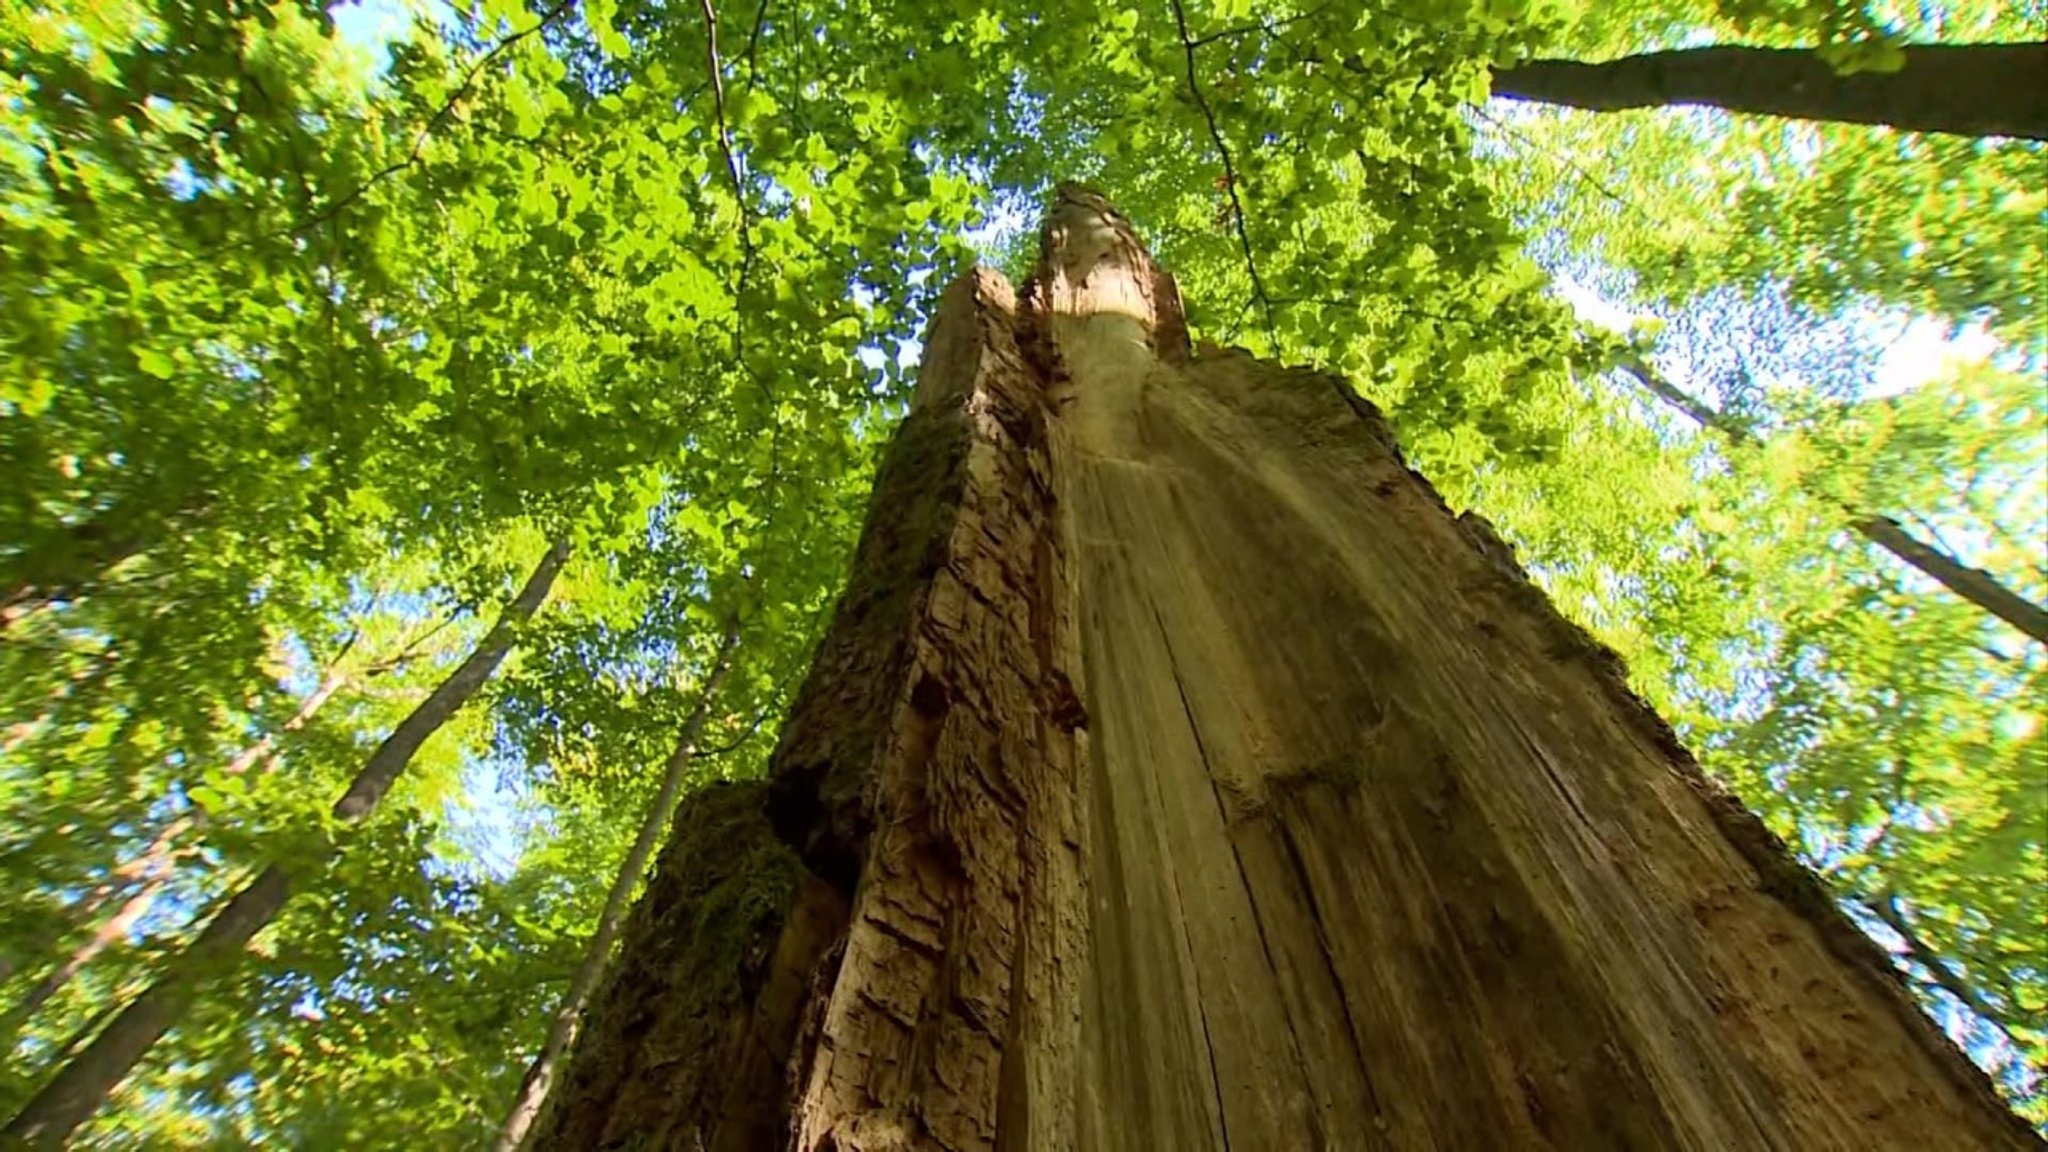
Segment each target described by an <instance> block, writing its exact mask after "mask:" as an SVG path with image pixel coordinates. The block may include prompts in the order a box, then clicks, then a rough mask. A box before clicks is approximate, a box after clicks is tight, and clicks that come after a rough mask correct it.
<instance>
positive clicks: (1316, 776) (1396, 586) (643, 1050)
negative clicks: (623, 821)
mask: <svg viewBox="0 0 2048 1152" xmlns="http://www.w3.org/2000/svg"><path fill="white" fill-rule="evenodd" d="M1042 251H1043V253H1044V255H1043V256H1042V258H1041V264H1040V267H1039V270H1038V273H1037V275H1036V277H1035V278H1034V280H1033V282H1032V283H1031V285H1030V286H1029V287H1028V289H1027V291H1026V292H1025V293H1024V295H1023V299H1022V300H1021V302H1020V301H1019V300H1018V299H1017V298H1016V297H1015V296H1014V295H1013V293H1012V291H1011V290H1010V288H1009V286H1008V285H1007V284H1005V283H1004V282H1003V280H1002V279H1001V277H999V276H997V275H996V274H995V273H993V272H989V271H985V270H983V271H976V272H974V273H972V274H970V275H969V276H968V277H967V278H966V279H965V280H964V281H962V282H961V283H960V284H957V285H955V286H954V287H953V288H952V289H951V290H950V291H949V292H948V294H947V295H946V297H945V299H944V300H943V302H942V303H941V306H940V309H939V313H938V318H937V320H936V322H935V325H934V327H933V329H932V331H931V333H930V334H929V337H928V339H927V341H926V345H925V364H924V367H923V370H922V371H921V373H920V375H919V378H918V391H917V395H916V396H915V397H914V399H913V402H912V408H911V411H910V413H909V415H907V416H906V417H905V419H904V422H903V425H902V427H901V428H900V429H899V431H898V433H897V436H896V440H895V442H894V443H893V444H892V446H891V447H890V450H889V452H888V454H887V455H886V457H885V458H884V460H883V464H882V468H881V471H880V473H879V475H878V477H877V479H876V487H875V495H874V499H873V502H872V504H871V505H870V507H869V512H868V522H867V526H866V529H865V531H864V534H863V537H862V541H861V545H860V548H859V550H858V553H857V558H856V561H855V565H854V570H853V574H852V577H851V580H850V583H849V585H848V587H847V590H846V593H845V595H844V597H843V598H842V600H841V602H840V605H839V608H838V612H837V614H836V616H835V618H834V622H833V625H832V628H831V630H830V631H829V632H828V634H827V637H826V639H825V642H824V644H823V645H822V646H821V648H820V650H819V652H818V655H817V657H816V660H815V662H814V664H813V666H812V669H811V672H810V675H809V677H808V678H807V680H806V682H805V684H804V686H803V688H802V690H801V691H800V692H799V694H798V696H797V698H796V701H795V704H794V706H793V708H792V709H791V712H790V715H789V717H788V720H787V723H786V725H785V727H784V730H783V733H782V739H781V742H780V744H779V745H778V747H777V749H776V752H775V755H774V758H773V761H772V764H771V769H770V778H769V782H768V783H767V784H766V785H763V786H753V787H750V786H735V787H730V788H724V789H716V790H711V791H708V792H705V793H700V794H699V795H698V796H694V797H693V798H692V799H691V801H690V802H689V803H688V805H686V810H685V812H684V813H683V815H682V816H681V817H679V818H678V820H677V821H676V824H675V832H674V834H673V837H672V839H671V841H670V843H669V845H668V847H667V848H666V849H665V850H664V852H663V854H662V857H661V860H660V862H659V864H658V865H657V867H656V870H655V875H654V877H653V878H652V880H651V881H650V883H649V885H648V889H647V893H646V895H645V896H643V897H642V899H641V901H640V903H639V905H638V906H637V907H636V908H635V910H634V912H633V913H632V916H631V917H630V918H629V921H628V924H627V927H626V929H625V932H624V939H623V943H622V946H621V948H620V951H619V955H618V959H617V960H616V962H615V963H614V966H613V970H612V972H611V973H610V974H609V975H608V976H607V978H606V980H605V982H604V983H603V985H602V986H601V988H600V991H599V993H598V994H597V995H596V996H595V997H594V998H593V1001H592V1006H591V1011H590V1013H589V1016H588V1018H587V1019H586V1022H585V1024H584V1029H583V1034H582V1037H581V1038H580V1040H579V1042H578V1044H577V1048H576V1051H575V1054H574V1055H573V1057H572V1058H571V1060H570V1062H569V1066H568V1068H567V1069H566V1070H565V1073H564V1076H563V1080H562V1086H561V1089H560V1091H559V1092H558V1095H557V1099H556V1101H555V1102H554V1103H553V1104H551V1105H550V1107H549V1109H548V1111H547V1114H546V1115H545V1116H544V1117H543V1119H542V1121H541V1123H540V1125H539V1127H538V1128H537V1134H538V1135H537V1137H536V1146H537V1147H541V1148H548V1149H564V1150H568V1149H576V1150H581V1149H591V1148H626V1147H632V1148H638V1149H643V1150H646V1152H655V1150H663V1149H689V1150H691V1152H695V1150H697V1149H708V1150H712V1152H720V1150H742V1149H759V1148H792V1149H795V1150H797V1152H825V1150H828V1149H830V1150H834V1152H859V1150H869V1152H874V1150H880V1149H890V1150H900V1149H920V1150H922V1149H933V1150H947V1152H963V1150H968V1149H977V1150H979V1149H989V1150H997V1152H1009V1150H1025V1149H1030V1150H1041V1149H1047V1150H1055V1152H1060V1150H1070V1149H1087V1150H1090V1152H1096V1150H1101V1152H1123V1150H1130V1152H1153V1150H1157V1149H1166V1148H1171V1149H1175V1150H1176V1152H1179V1150H1196V1152H1199V1150H1204V1149H1211V1150H1217V1152H1221V1150H1224V1149H1228V1148H1235V1149H1240V1150H1243V1149H1269V1148H1270V1149H1292V1148H1338V1147H1342V1148H1384V1149H1410V1148H1521V1147H1554V1148H1620V1147H1674V1148H1713V1149H1750V1148H1756V1149H1764V1148H1771V1149H1778V1148H1812V1149H1858V1150H1864V1149H1915V1150H1924V1149H1927V1148H1933V1147H1943V1148H1958V1147H1972V1148H2022V1147H2031V1146H2033V1144H2034V1141H2033V1138H2032V1136H2031V1134H2030V1133H2029V1131H2028V1130H2027V1128H2026V1127H2025V1125H2024V1124H2023V1123H2021V1122H2020V1121H2019V1120H2018V1119H2017V1118H2015V1117H2014V1116H2013V1115H2012V1114H2011V1113H2010V1112H2009V1111H2007V1110H2006V1109H2005V1107H2004V1106H2003V1105H2002V1103H2001V1102H2000V1101H1999V1100H1998V1098H1997V1096H1996V1095H1995V1093H1994V1092H1993V1091H1992V1089H1991V1087H1990V1084H1989V1082H1988V1081H1987V1080H1986V1079H1985V1077H1984V1076H1983V1075H1982V1074H1981V1073H1980V1072H1979V1071H1978V1070H1977V1069H1976V1068H1975V1067H1974V1066H1972V1065H1971V1064H1970V1063H1969V1062H1968V1061H1967V1060H1966V1059H1965V1058H1964V1057H1963V1056H1962V1054H1961V1053H1960V1052H1958V1051H1957V1050H1956V1049H1955V1048H1954V1047H1953V1046H1952V1045H1951V1044H1949V1043H1948V1041H1947V1040H1946V1039H1945V1038H1944V1037H1943V1036H1942V1035H1941V1034H1940V1032H1939V1031H1938V1030H1937V1029H1936V1028H1935V1027H1934V1025H1933V1023H1932V1022H1931V1021H1930V1020H1929V1019H1928V1018H1927V1017H1926V1016H1924V1015H1923V1014H1921V1012H1920V1011H1919V1010H1918V1008H1917V1007H1916V1006H1915V1005H1914V1002H1913V1000H1912V998H1911V996H1910V994H1909V993H1908V992H1907V991H1906V989H1905V987H1904V986H1903V984H1902V983H1901V981H1900V979H1899V977H1898V975H1897V973H1896V972H1895V971H1894V970H1893V969H1892V967H1891V965H1890V964H1889V962H1888V961H1887V960H1886V958H1885V956H1884V954H1883V953H1882V951H1881V950H1880V949H1879V948H1877V946H1876V945H1875V944H1873V943H1872V942H1871V941H1870V940H1869V939H1868V938H1867V937H1865V936H1863V935H1862V934H1861V933H1860V932H1858V931H1857V930H1856V929H1855V927H1854V926H1853V925H1851V924H1850V923H1849V921H1848V920H1847V919H1846V917H1844V916H1843V915H1842V913H1841V911H1840V910H1839V909H1838V908H1837V907H1836V905H1835V904H1834V902H1833V901H1832V899H1831V898H1830V897H1829V896H1828V894H1827V892H1826V891H1825V890H1824V889H1823V888H1822V887H1821V886H1820V884H1819V883H1818V882H1817V881H1816V880H1815V879H1814V877H1813V876H1812V874H1811V873H1809V872H1806V871H1805V870H1803V869H1802V868H1800V867H1799V866H1798V865H1797V864H1796V863H1795V862H1794V861H1793V859H1792V858H1791V857H1790V856H1789V855H1788V854H1787V853H1786V851H1785V849H1784V847H1783V845H1781V844H1779V843H1778V842H1777V841H1776V840H1775V839H1773V838H1772V837H1771V835H1770V834H1769V833H1768V832H1767V831H1766V830H1765V829H1764V827H1763V826H1762V824H1761V823H1760V822H1758V821H1757V820H1756V819H1755V818H1754V817H1753V816H1751V815H1750V814H1749V813H1748V812H1746V811H1745V810H1744V809H1743V808H1742V807H1741V805H1740V804H1738V803H1737V802H1735V801H1734V800H1733V799H1732V798H1730V797H1729V796H1728V795H1727V794H1726V793H1724V792H1721V791H1720V790H1718V789H1717V788H1716V787H1715V786H1714V785H1713V784H1711V783H1710V782H1709V781H1708V780H1707V779H1706V778H1705V777H1704V776H1703V775H1702V774H1701V772H1700V770H1699V768H1698V767H1697V765H1696V764H1694V762H1693V761H1692V759H1691V758H1690V757H1688V756H1687V755H1686V754H1685V752H1684V751H1683V750H1682V749H1681V748H1680V747H1679V746H1678V745H1677V743H1676V741H1675V740H1674V738H1673V736H1672V734H1671V732H1670V730H1669V729H1668V728H1666V727H1665V726H1664V725H1663V724H1661V723H1660V722H1659V721H1658V720H1657V718H1656V717H1655V716H1654V715H1653V714H1652V713H1651V712H1650V711H1649V710H1648V709H1647V708H1646V707H1645V706H1644V705H1643V704H1642V702H1641V701H1640V700H1638V699H1637V698H1636V697H1634V696H1633V695H1631V694H1630V693H1629V691H1628V689H1627V688H1626V686H1625V683H1624V680H1623V676H1622V672H1621V669H1620V668H1619V667H1618V666H1617V662H1616V661H1615V659H1614V657H1613V656H1612V654H1611V653H1609V652H1607V651H1605V650H1604V649H1601V648H1599V647H1598V646H1597V645H1595V644H1594V643H1593V642H1592V641H1590V640H1589V639H1588V638H1587V637H1586V636H1585V635H1584V633H1582V632H1580V631H1579V630H1577V629H1576V628H1574V627H1572V626H1571V625H1569V624H1568V623H1566V622H1565V621H1564V620H1563V619H1562V618H1561V617H1560V616H1558V615H1557V613H1556V612H1555V611H1554V610H1553V609H1552V608H1551V607H1550V605H1549V603H1548V602H1547V601H1546V600H1545V599H1544V597H1543V596H1542V594H1541V593H1540V592H1538V591H1537V590H1536V589H1535V588H1534V587H1533V586H1532V585H1531V584H1530V583H1529V582H1528V580H1527V578H1526V576H1525V575H1524V574H1523V573H1522V572H1521V570H1520V569H1519V567H1518V566H1517V565H1516V564H1515V562H1514V560H1513V557H1512V554H1511V553H1510V552H1509V551H1508V550H1507V549H1506V548H1505V546H1504V545H1502V544H1501V543H1500V541H1499V540H1498V539H1497V538H1495V537H1494V536H1493V534H1492V533H1491V532H1490V531H1489V530H1488V529H1486V528H1485V526H1484V523H1483V521H1479V520H1478V519H1476V518H1473V517H1453V516H1452V515H1451V514H1450V513H1449V511H1448V510H1446V509H1445V508H1444V506H1443V504H1442V502H1441V501H1440V500H1439V499H1438V498H1437V496H1436V494H1435V492H1434V491H1433V490H1432V489H1431V488H1430V487H1429V485H1428V484H1427V483H1425V482H1424V481H1423V480H1422V479H1420V478H1419V477H1417V476H1416V475H1414V474H1413V473H1411V472H1410V471H1409V470H1408V469H1407V468H1406V467H1405V466H1404V465H1403V464H1402V462H1401V459H1400V456H1399V455H1398V453H1397V451H1396V450H1395V448H1394V445H1393V441H1392V438H1391V435H1390V433H1389V432H1388V430H1387V428H1386V425H1385V424H1384V422H1383V421H1382V420H1381V419H1380V417H1379V415H1378V413H1377V412H1376V411H1374V410H1373V409H1372V408H1371V407H1370V406H1369V405H1367V404H1365V403H1364V402H1363V401H1360V400H1358V399H1356V397H1355V396H1353V395H1352V393H1351V392H1350V391H1349V390H1348V389H1347V388H1346V387H1345V386H1344V385H1343V384H1342V383H1341V382H1339V381H1335V380H1332V379H1330V378H1328V377H1324V376H1318V375H1316V374H1314V373H1311V372H1306V371H1295V370H1288V369H1284V368H1280V367H1277V366H1273V365H1269V364H1264V363H1260V362H1258V361H1255V360H1253V359H1251V358H1250V357H1249V356H1246V355H1244V354H1241V353H1237V352H1226V351H1220V350H1217V351H1209V350H1205V351H1204V352H1203V353H1202V354H1201V355H1192V354H1191V353H1190V351H1189V349H1188V346H1187V336H1186V330H1185V327H1184V324H1183V322H1182V319H1181V311H1180V302H1179V297H1178V294H1177V293H1176V291H1175V289H1174V286H1173V283H1172V281H1171V280H1170V279H1169V278H1168V277H1167V276H1166V275H1165V274H1164V273H1162V272H1160V271H1159V270H1158V269H1157V268H1156V267H1155V266H1154V265H1153V264H1152V262H1151V259H1150V257H1149V256H1147V255H1146V253H1145V252H1144V250H1143V248H1142V247H1140V246H1139V244H1138V243H1137V241H1136V240H1135V238H1134V237H1133V236H1132V234H1131V231H1130V229H1129V226H1128V224H1127V223H1125V222H1124V221H1123V220H1122V219H1121V218H1120V217H1118V216H1116V215H1115V213H1114V212H1113V211H1111V210H1110V209H1109V208H1108V206H1107V205H1105V204H1104V203H1103V202H1102V201H1101V200H1100V199H1099V198H1098V197H1095V196H1093V195H1092V194H1089V193H1086V192H1084V191H1080V190H1076V189H1067V190H1064V191H1063V192H1062V194H1061V199H1060V201H1059V203H1058V205H1057V207H1056V209H1055V211H1054V213H1053V214H1052V217H1051V219H1050V221H1049V223H1048V230H1047V235H1046V238H1045V242H1044V245H1043V247H1042Z"/></svg>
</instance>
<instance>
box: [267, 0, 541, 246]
mask: <svg viewBox="0 0 2048 1152" xmlns="http://www.w3.org/2000/svg"><path fill="white" fill-rule="evenodd" d="M575 6H576V0H562V2H561V3H559V4H557V5H555V6H554V7H553V8H550V9H548V10H547V11H546V12H545V13H543V14H542V15H541V18H540V21H539V23H536V24H534V25H533V26H532V27H529V28H525V29H522V30H520V31H518V32H513V33H510V34H508V35H506V36H505V37H504V38H502V39H500V40H499V41H498V42H497V43H496V44H493V45H491V47H490V48H489V49H488V50H487V51H485V52H484V54H483V55H481V56H479V57H477V58H476V60H475V61H474V62H472V63H471V64H470V66H469V70H468V71H467V72H465V73H463V76H462V82H461V83H460V84H458V85H456V86H455V91H453V92H450V93H449V94H448V98H447V99H445V100H443V101H442V102H441V106H440V107H439V108H437V109H435V110H434V114H433V115H432V116H429V117H428V118H427V122H426V124H424V125H422V126H421V128H420V130H419V132H418V134H416V135H415V136H414V137H413V141H412V148H411V149H410V150H408V151H407V153H406V156H405V159H403V160H394V161H392V162H391V163H389V164H386V165H385V166H384V167H382V168H379V169H378V170H377V171H375V172H373V173H371V174H370V178H369V179H367V180H365V181H363V182H362V183H361V184H358V185H357V186H356V187H355V188H354V189H353V190H351V191H349V192H346V193H344V194H343V195H342V196H340V197H339V198H338V199H336V200H335V201H334V202H333V203H331V204H329V205H328V206H327V207H325V208H322V209H320V210H319V211H318V212H315V213H313V214H312V215H311V216H308V217H306V218H304V219H302V220H300V221H298V222H297V223H295V224H289V225H287V226H285V227H284V228H283V229H280V230H279V231H277V232H273V233H270V234H268V235H266V236H263V237H260V239H265V240H276V239H280V238H282V237H285V236H290V235H293V234H295V233H298V232H301V231H303V230H305V229H307V228H311V227H313V226H314V225H316V224H320V223H324V222H326V221H327V220H330V219H332V218H333V217H334V216H336V215H338V214H339V213H340V212H341V210H342V209H344V208H347V207H348V206H349V205H351V204H353V203H355V202H356V201H358V200H361V199H362V198H363V197H364V196H366V195H368V194H369V192H370V190H371V189H372V188H375V187H376V186H377V185H378V184H380V183H382V182H383V181H385V180H387V179H389V178H390V177H392V176H396V175H397V174H399V173H400V172H403V171H405V170H406V169H408V168H411V167H413V166H414V165H416V164H418V163H419V161H420V154H421V153H422V152H423V151H424V150H425V149H426V146H427V140H428V139H429V138H430V137H431V136H433V134H434V130H435V129H437V128H439V127H440V126H441V125H442V124H443V123H445V122H446V121H447V119H448V118H449V117H450V116H452V115H454V113H455V106H456V105H457V104H459V103H461V102H462V99H463V98H464V97H465V96H468V95H469V93H470V89H472V88H474V87H476V80H477V77H478V76H481V75H482V74H483V70H484V69H485V68H488V67H490V66H491V63H492V62H493V61H495V60H497V59H498V57H500V56H503V55H504V54H505V53H506V52H507V51H508V50H510V49H511V48H512V47H513V46H514V45H516V44H518V43H519V42H520V41H522V40H525V39H527V38H529V37H531V36H533V35H534V34H535V33H538V32H540V31H541V30H542V29H544V28H546V27H547V26H548V25H550V24H552V23H554V22H555V20H556V19H557V18H559V17H560V16H561V15H562V14H563V13H565V12H567V11H569V9H571V8H573V7H575Z"/></svg>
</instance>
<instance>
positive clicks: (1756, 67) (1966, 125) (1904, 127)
mask: <svg viewBox="0 0 2048 1152" xmlns="http://www.w3.org/2000/svg"><path fill="white" fill-rule="evenodd" d="M1905 57H1906V59H1905V66H1904V67H1902V68H1900V69H1899V70H1898V71H1896V72H1874V71H1871V72H1850V73H1837V72H1836V71H1835V70H1834V68H1833V67H1832V66H1830V65H1829V64H1828V62H1827V61H1826V60H1824V59H1822V58H1821V56H1820V54H1819V53H1818V52H1815V51H1812V50H1811V49H1803V48H1744V47H1739V46H1733V45H1718V46H1714V47H1709V48H1681V49H1676V50H1673V51H1669V52H1647V53H1644V54H1642V55H1639V56H1624V57H1622V58H1621V59H1619V60H1610V61H1607V62H1605V63H1601V64H1587V63H1582V62H1580V61H1577V60H1531V61H1529V62H1528V63H1525V64H1518V65H1516V66H1515V67H1513V68H1502V69H1499V70H1497V71H1496V72H1494V74H1493V91H1494V93H1495V94H1496V95H1499V96H1506V97H1508V98H1510V99H1515V100H1534V101H1540V102H1542V103H1545V104H1567V105H1570V106H1572V107H1574V108H1587V109H1591V110H1593V111H1595V112H1612V111H1617V110H1619V109H1623V108H1653V107H1660V106H1663V105H1667V104H1705V105H1709V106H1711V107H1715V108H1726V109H1728V110H1729V111H1730V112H1759V113H1763V114H1765V115H1770V116H1789V117H1792V118H1794V119H1799V120H1835V121H1842V122H1846V123H1850V124H1888V125H1890V126H1891V127H1893V128H1897V129H1900V130H1901V131H1907V132H1951V133H1956V134H1958V135H1963V136H2017V137H2019V138H2021V139H2024V140H2048V43H2035V44H1916V45H1912V46H1910V47H1907V48H1906V49H1905Z"/></svg>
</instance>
